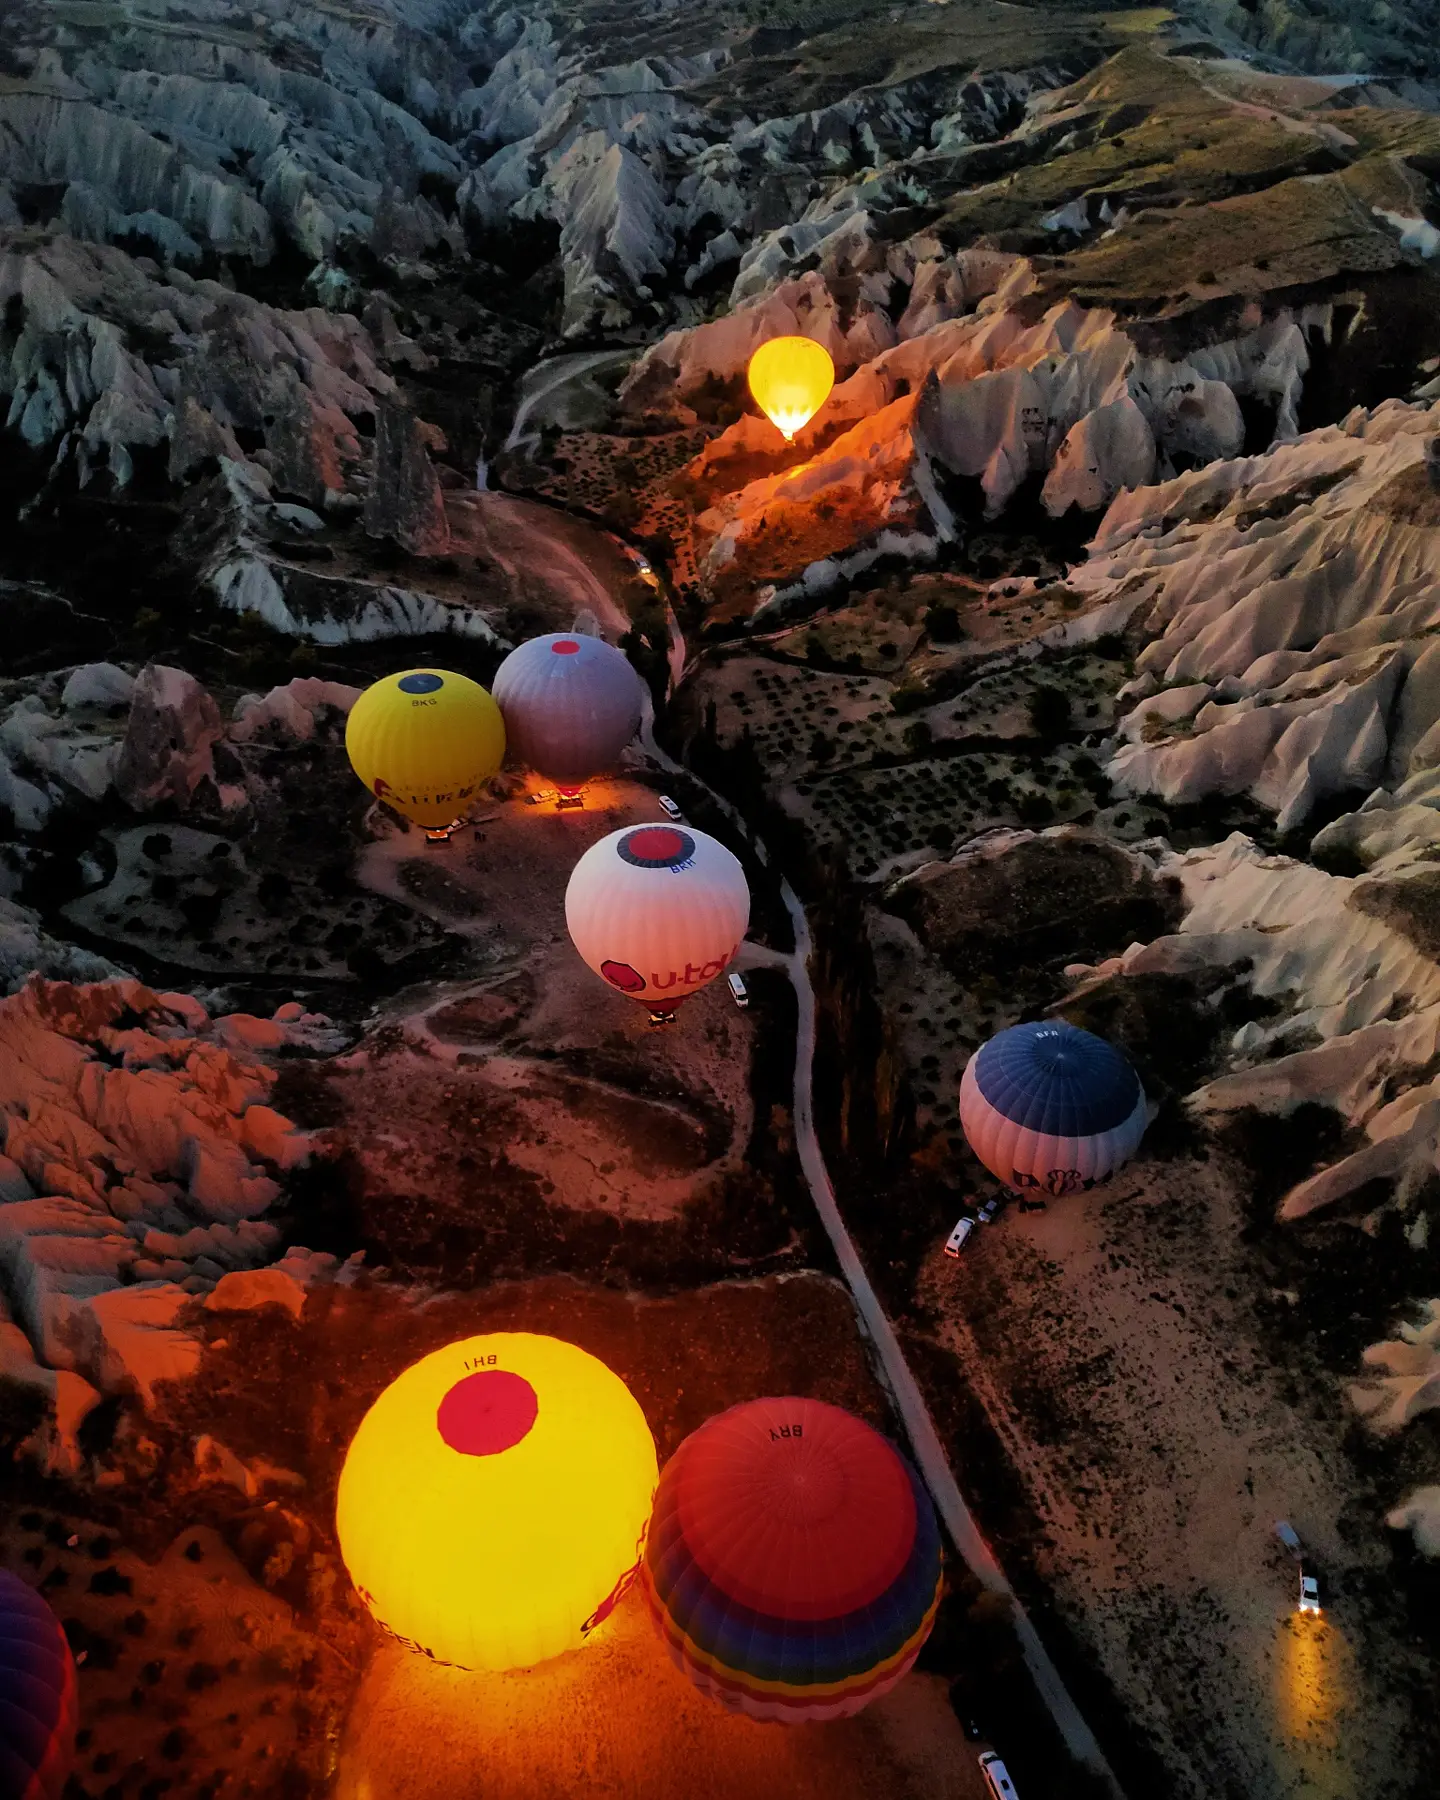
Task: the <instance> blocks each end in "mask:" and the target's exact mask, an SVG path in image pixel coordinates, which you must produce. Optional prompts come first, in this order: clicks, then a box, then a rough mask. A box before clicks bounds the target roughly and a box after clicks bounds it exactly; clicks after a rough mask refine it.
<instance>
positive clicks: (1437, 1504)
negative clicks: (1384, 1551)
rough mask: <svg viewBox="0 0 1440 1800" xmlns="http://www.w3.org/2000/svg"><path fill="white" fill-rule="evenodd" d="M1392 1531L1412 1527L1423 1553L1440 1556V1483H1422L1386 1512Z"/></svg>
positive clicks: (1412, 1534)
mask: <svg viewBox="0 0 1440 1800" xmlns="http://www.w3.org/2000/svg"><path fill="white" fill-rule="evenodd" d="M1385 1523H1386V1524H1387V1525H1388V1526H1389V1527H1390V1529H1391V1530H1392V1531H1408V1532H1409V1533H1410V1534H1411V1536H1412V1537H1413V1538H1414V1539H1415V1548H1416V1549H1417V1550H1418V1551H1419V1552H1420V1554H1421V1555H1422V1556H1440V1487H1420V1488H1416V1489H1415V1491H1414V1493H1413V1494H1411V1495H1410V1496H1409V1497H1408V1498H1407V1499H1406V1500H1404V1501H1403V1502H1402V1503H1401V1504H1400V1505H1399V1506H1397V1507H1395V1508H1393V1509H1392V1510H1391V1511H1390V1512H1388V1513H1386V1515H1385Z"/></svg>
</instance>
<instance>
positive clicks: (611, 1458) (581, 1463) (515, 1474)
mask: <svg viewBox="0 0 1440 1800" xmlns="http://www.w3.org/2000/svg"><path fill="white" fill-rule="evenodd" d="M655 1480H656V1465H655V1442H654V1439H653V1438H652V1437H651V1435H650V1427H649V1426H648V1425H647V1424H646V1422H645V1415H644V1413H643V1412H642V1411H641V1410H640V1405H639V1402H638V1401H637V1400H636V1399H635V1397H634V1395H633V1394H631V1392H630V1390H629V1389H628V1388H627V1387H626V1386H625V1383H624V1382H623V1381H621V1379H620V1377H619V1376H618V1375H616V1374H614V1373H613V1372H612V1371H611V1370H610V1369H607V1368H606V1366H605V1364H604V1363H602V1362H600V1361H599V1360H598V1358H596V1357H593V1356H591V1355H590V1354H589V1352H588V1351H585V1350H581V1349H580V1348H579V1347H578V1346H577V1345H575V1344H567V1343H565V1342H564V1341H563V1340H562V1339H560V1338H553V1337H541V1336H538V1335H536V1334H535V1333H533V1332H528V1331H496V1332H491V1333H489V1334H487V1335H485V1336H483V1337H473V1338H465V1339H463V1340H462V1341H461V1342H459V1343H456V1344H449V1345H447V1346H446V1347H445V1348H444V1349H443V1350H435V1351H432V1352H431V1354H430V1355H429V1356H426V1357H423V1358H422V1359H421V1360H420V1361H419V1362H417V1363H412V1365H411V1366H410V1367H409V1368H408V1369H406V1371H405V1372H404V1374H403V1375H400V1376H398V1377H397V1378H396V1380H394V1381H393V1382H391V1384H390V1386H389V1387H388V1388H386V1389H385V1391H384V1393H383V1394H381V1395H380V1397H379V1399H377V1400H376V1402H375V1404H374V1405H373V1406H372V1407H371V1408H370V1410H369V1412H368V1413H366V1415H365V1417H364V1419H362V1420H361V1423H360V1429H359V1430H358V1431H357V1432H356V1433H355V1437H354V1439H353V1441H352V1442H351V1445H350V1449H349V1451H348V1452H347V1453H346V1457H345V1466H344V1468H343V1469H342V1470H341V1472H340V1486H339V1491H338V1493H337V1495H336V1502H335V1523H336V1530H337V1532H338V1534H339V1538H340V1554H341V1556H342V1557H343V1558H344V1559H345V1567H346V1568H347V1569H348V1570H349V1571H350V1577H351V1579H352V1580H353V1581H354V1583H355V1586H356V1589H357V1590H358V1592H359V1594H360V1598H361V1599H362V1600H363V1601H364V1602H365V1604H366V1606H368V1607H369V1609H370V1611H371V1612H372V1613H373V1614H374V1616H375V1617H376V1618H377V1619H378V1620H379V1621H380V1623H381V1624H382V1625H384V1626H386V1627H387V1628H388V1629H389V1630H390V1631H391V1632H393V1633H394V1635H395V1636H396V1637H398V1638H400V1639H401V1641H402V1642H404V1643H407V1644H409V1645H410V1646H411V1648H413V1649H416V1650H419V1651H421V1652H423V1653H424V1654H425V1655H427V1656H430V1657H433V1658H434V1659H435V1660H436V1661H437V1662H444V1663H453V1664H456V1665H458V1666H459V1667H460V1668H463V1669H523V1668H529V1667H530V1666H531V1665H532V1664H534V1663H538V1662H544V1661H546V1660H547V1659H548V1658H549V1657H552V1656H558V1655H560V1653H561V1652H562V1651H565V1650H573V1649H576V1648H578V1647H579V1645H581V1644H583V1643H584V1642H585V1641H586V1640H587V1638H589V1636H590V1634H591V1633H592V1632H593V1631H595V1629H596V1628H597V1627H598V1626H600V1625H602V1624H603V1623H604V1621H605V1620H606V1619H607V1618H608V1617H609V1615H610V1613H611V1612H612V1611H613V1610H614V1608H615V1607H616V1605H617V1604H618V1603H619V1601H620V1599H621V1597H622V1596H623V1594H624V1593H625V1590H626V1588H627V1587H628V1586H629V1585H630V1583H631V1581H632V1580H633V1579H634V1578H635V1576H636V1575H637V1574H638V1572H639V1566H640V1558H641V1555H642V1553H643V1550H644V1544H645V1529H646V1525H647V1523H648V1521H649V1518H650V1507H651V1503H652V1501H653V1499H654V1496H655Z"/></svg>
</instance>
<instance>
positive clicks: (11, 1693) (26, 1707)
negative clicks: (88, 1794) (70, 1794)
mask: <svg viewBox="0 0 1440 1800" xmlns="http://www.w3.org/2000/svg"><path fill="white" fill-rule="evenodd" d="M79 1712H80V1707H79V1699H78V1696H77V1694H76V1681H75V1659H74V1657H73V1656H71V1654H70V1645H69V1644H68V1643H67V1642H66V1638H65V1633H64V1631H63V1630H62V1629H61V1627H60V1621H59V1620H58V1619H57V1618H56V1617H55V1615H54V1613H53V1612H51V1610H50V1608H49V1607H48V1606H47V1605H46V1604H45V1602H44V1600H42V1599H41V1597H40V1595H39V1594H37V1593H36V1592H35V1590H34V1588H32V1587H30V1586H29V1585H28V1584H27V1583H26V1582H23V1581H22V1580H21V1579H20V1577H19V1576H18V1575H12V1574H10V1573H9V1571H8V1570H5V1569H0V1794H3V1795H5V1796H6V1800H60V1795H61V1793H62V1791H63V1789H64V1787H65V1781H66V1778H67V1776H68V1775H69V1773H70V1766H71V1764H72V1762H73V1761H74V1758H75V1726H76V1722H77V1720H78V1718H79Z"/></svg>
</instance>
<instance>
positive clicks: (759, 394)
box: [749, 337, 835, 438]
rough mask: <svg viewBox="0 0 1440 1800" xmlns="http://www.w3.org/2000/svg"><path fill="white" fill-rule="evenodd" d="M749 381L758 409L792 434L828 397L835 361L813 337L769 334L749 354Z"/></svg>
mask: <svg viewBox="0 0 1440 1800" xmlns="http://www.w3.org/2000/svg"><path fill="white" fill-rule="evenodd" d="M749 382H750V392H751V393H752V394H753V395H754V396H755V401H756V404H757V405H758V406H759V408H760V410H761V412H763V413H764V414H765V416H766V417H767V418H768V419H769V420H770V421H771V423H772V424H774V425H777V426H778V427H779V428H780V430H781V431H782V432H783V433H784V434H785V436H786V437H787V438H792V437H794V435H795V433H796V432H797V431H799V430H800V428H801V426H803V425H808V424H809V422H810V420H811V419H813V418H814V417H815V415H816V413H817V412H819V410H820V408H821V407H822V406H823V405H824V404H825V402H826V401H827V400H828V399H829V398H830V390H831V388H832V387H834V385H835V364H834V363H833V362H832V361H831V360H830V352H829V351H828V350H827V349H826V348H825V346H824V345H823V344H817V343H816V342H815V340H814V338H807V337H778V338H771V339H770V340H769V341H768V342H767V343H764V344H762V345H761V346H760V348H759V349H758V350H757V351H756V352H755V354H754V355H753V356H752V357H751V358H750V368H749Z"/></svg>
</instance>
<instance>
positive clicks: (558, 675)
mask: <svg viewBox="0 0 1440 1800" xmlns="http://www.w3.org/2000/svg"><path fill="white" fill-rule="evenodd" d="M491 692H492V693H493V694H494V696H495V699H496V702H497V703H498V705H499V707H500V710H501V712H502V713H503V714H504V715H505V737H506V742H507V743H508V744H509V746H510V748H511V749H512V750H513V751H514V752H515V754H516V756H518V757H519V759H520V760H521V762H524V763H528V764H529V766H530V767H531V768H532V769H534V770H535V771H536V773H537V774H540V775H543V776H545V777H546V779H547V780H549V781H553V782H554V783H555V785H556V787H557V788H559V789H560V791H561V794H562V795H565V794H567V793H572V794H573V793H574V791H575V790H576V789H578V788H579V787H580V785H581V783H582V782H585V781H587V780H588V779H589V778H590V777H591V776H592V775H598V774H599V773H600V771H601V770H602V769H608V768H611V767H612V766H613V765H614V763H615V761H616V759H617V758H618V757H619V755H620V752H621V751H622V750H623V749H624V748H625V746H626V745H627V744H628V743H629V742H630V740H631V738H633V737H634V735H635V733H636V731H637V730H638V729H639V726H640V698H641V689H640V677H639V676H638V675H637V674H636V673H635V671H634V669H632V668H631V667H630V664H629V663H628V662H627V660H626V659H625V656H624V654H623V652H621V651H619V650H617V649H615V647H614V646H613V645H612V644H607V643H606V642H605V641H604V639H603V638H596V637H588V636H586V635H584V634H583V633H580V632H570V631H562V632H551V633H549V634H548V635H547V636H545V637H537V638H531V639H530V641H529V642H528V643H525V644H521V645H519V646H518V648H516V649H514V650H512V651H511V652H510V654H509V655H508V656H507V657H506V658H505V660H504V662H502V663H501V665H500V667H499V668H498V669H497V670H496V672H495V680H494V683H493V685H492V688H491Z"/></svg>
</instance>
